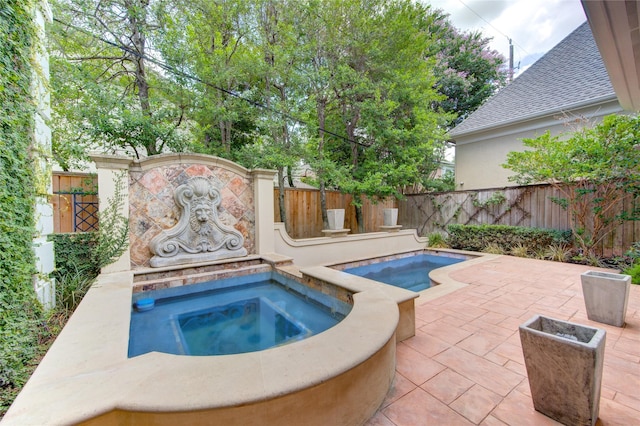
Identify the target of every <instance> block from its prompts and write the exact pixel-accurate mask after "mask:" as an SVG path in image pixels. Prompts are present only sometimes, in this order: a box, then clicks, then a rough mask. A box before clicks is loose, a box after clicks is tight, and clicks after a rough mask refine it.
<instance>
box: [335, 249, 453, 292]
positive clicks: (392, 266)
mask: <svg viewBox="0 0 640 426" xmlns="http://www.w3.org/2000/svg"><path fill="white" fill-rule="evenodd" d="M464 260H465V259H456V258H452V257H446V256H433V255H429V254H418V255H415V256H409V257H404V258H401V259H393V260H385V261H382V262H377V263H371V264H369V265H363V266H357V267H354V268H347V269H345V270H344V272H348V273H349V274H353V275H358V276H360V277H364V278H369V279H372V280H375V281H380V282H383V283H386V284H390V285H393V286H396V287H401V288H404V289H407V290H412V291H421V290H426V289H428V288H429V287H431V280H429V272H431V271H433V270H434V269H437V268H441V267H443V266H448V265H453V264H454V263H458V262H463V261H464Z"/></svg>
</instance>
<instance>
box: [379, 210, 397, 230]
mask: <svg viewBox="0 0 640 426" xmlns="http://www.w3.org/2000/svg"><path fill="white" fill-rule="evenodd" d="M382 223H383V225H384V226H396V225H397V224H398V209H382Z"/></svg>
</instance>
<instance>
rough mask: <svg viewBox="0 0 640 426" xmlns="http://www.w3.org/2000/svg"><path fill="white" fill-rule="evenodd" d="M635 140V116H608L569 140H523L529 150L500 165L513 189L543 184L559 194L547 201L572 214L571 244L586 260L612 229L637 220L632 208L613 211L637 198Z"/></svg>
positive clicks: (639, 177) (639, 168)
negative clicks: (511, 173)
mask: <svg viewBox="0 0 640 426" xmlns="http://www.w3.org/2000/svg"><path fill="white" fill-rule="evenodd" d="M565 136H566V137H565ZM638 140H640V116H626V115H610V116H607V117H605V118H604V120H603V122H602V123H600V124H598V125H597V126H595V127H584V128H582V129H580V130H577V131H575V132H573V133H571V134H569V135H564V136H551V134H550V133H549V132H547V133H545V134H543V135H541V136H539V137H537V138H535V139H524V140H523V143H524V145H525V147H527V148H531V149H528V150H526V151H524V152H510V153H509V154H508V155H507V162H506V163H505V164H504V165H503V166H504V167H506V168H509V169H511V170H513V171H514V172H515V175H514V176H513V177H511V178H510V180H512V181H515V182H517V183H518V184H521V185H527V184H531V183H540V182H547V183H549V184H550V185H552V186H553V187H555V188H557V189H558V191H559V193H560V194H561V195H560V196H559V197H557V198H554V199H552V201H553V202H555V203H557V204H558V205H560V206H561V207H562V208H564V209H567V210H568V211H569V212H570V213H571V217H572V222H571V230H572V232H573V236H574V238H575V241H576V243H577V244H578V245H579V247H580V248H581V249H582V251H583V255H584V256H587V257H591V256H593V255H594V254H595V253H593V250H594V246H596V245H597V244H598V243H600V242H601V241H602V240H603V239H604V238H606V237H607V235H609V233H610V232H611V230H612V229H613V228H614V227H616V226H618V225H619V224H620V223H622V222H623V221H625V220H638V219H640V211H639V210H638V209H637V208H635V209H632V210H630V211H623V212H622V213H617V212H618V211H619V209H617V208H616V207H617V206H620V205H622V203H623V202H624V201H625V200H637V199H638V197H640V150H639V149H637V146H638ZM630 204H634V203H630ZM636 205H637V204H636Z"/></svg>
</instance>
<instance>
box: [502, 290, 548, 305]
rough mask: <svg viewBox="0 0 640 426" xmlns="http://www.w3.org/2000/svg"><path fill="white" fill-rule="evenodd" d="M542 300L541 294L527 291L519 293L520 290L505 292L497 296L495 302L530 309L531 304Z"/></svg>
mask: <svg viewBox="0 0 640 426" xmlns="http://www.w3.org/2000/svg"><path fill="white" fill-rule="evenodd" d="M538 300H540V296H537V295H531V294H527V293H519V292H514V293H510V292H505V294H503V295H502V296H500V297H498V298H496V299H495V300H494V302H496V303H503V304H505V305H509V306H513V307H516V308H521V309H530V306H531V305H534V304H535V303H537V302H538Z"/></svg>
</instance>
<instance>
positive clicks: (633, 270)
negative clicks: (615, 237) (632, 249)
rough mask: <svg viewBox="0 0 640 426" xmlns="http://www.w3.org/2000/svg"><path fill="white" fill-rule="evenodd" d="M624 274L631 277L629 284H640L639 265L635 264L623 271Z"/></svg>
mask: <svg viewBox="0 0 640 426" xmlns="http://www.w3.org/2000/svg"><path fill="white" fill-rule="evenodd" d="M624 273H625V274H627V275H631V282H632V283H633V284H640V263H636V264H635V265H633V266H632V267H630V268H628V269H625V270H624Z"/></svg>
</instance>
